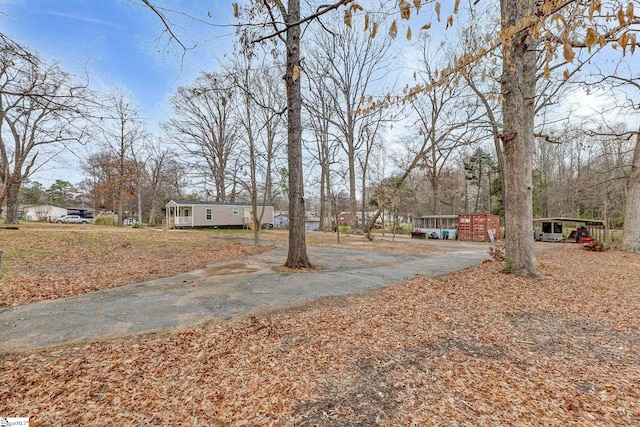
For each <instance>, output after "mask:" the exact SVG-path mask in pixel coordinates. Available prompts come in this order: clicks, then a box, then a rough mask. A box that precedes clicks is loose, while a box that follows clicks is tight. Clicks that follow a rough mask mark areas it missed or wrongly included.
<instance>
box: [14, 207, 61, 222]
mask: <svg viewBox="0 0 640 427" xmlns="http://www.w3.org/2000/svg"><path fill="white" fill-rule="evenodd" d="M20 211H21V216H22V217H23V218H24V220H25V221H55V220H56V219H57V218H60V217H61V216H63V215H67V213H68V212H67V209H66V208H61V207H58V206H53V205H35V206H21V207H20Z"/></svg>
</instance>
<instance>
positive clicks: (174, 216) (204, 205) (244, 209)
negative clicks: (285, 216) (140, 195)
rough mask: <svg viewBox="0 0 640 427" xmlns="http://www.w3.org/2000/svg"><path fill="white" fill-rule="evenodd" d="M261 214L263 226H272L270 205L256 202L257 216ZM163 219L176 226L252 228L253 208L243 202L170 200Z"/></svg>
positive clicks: (170, 225) (168, 224)
mask: <svg viewBox="0 0 640 427" xmlns="http://www.w3.org/2000/svg"><path fill="white" fill-rule="evenodd" d="M263 209H264V213H262V210H263ZM261 214H262V220H261V225H262V228H273V206H264V208H263V207H262V206H258V212H257V216H258V217H260V215H261ZM166 221H167V226H169V227H175V228H191V227H194V228H195V227H213V228H251V227H252V226H253V208H252V207H251V205H247V204H243V203H228V202H205V201H199V200H170V201H169V202H168V203H167V204H166Z"/></svg>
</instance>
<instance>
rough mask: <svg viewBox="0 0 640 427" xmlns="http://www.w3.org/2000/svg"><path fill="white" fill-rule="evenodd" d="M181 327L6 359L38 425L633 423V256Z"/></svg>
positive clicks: (553, 261)
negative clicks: (534, 274)
mask: <svg viewBox="0 0 640 427" xmlns="http://www.w3.org/2000/svg"><path fill="white" fill-rule="evenodd" d="M538 260H539V262H540V272H541V273H542V274H543V275H544V279H542V280H533V279H523V278H518V277H515V276H513V275H510V274H506V273H504V272H503V270H502V268H501V265H500V264H499V263H497V262H486V263H483V264H481V265H478V266H476V267H474V268H470V269H467V270H464V271H462V272H459V273H455V274H452V275H448V276H445V277H442V278H439V279H428V278H425V277H422V276H415V277H413V278H411V279H410V280H408V281H407V282H405V283H400V284H397V285H395V286H392V287H390V288H387V289H384V290H380V291H375V292H368V293H363V294H357V295H351V296H348V297H343V298H331V299H324V300H319V301H315V302H311V303H309V304H306V305H304V306H296V307H294V308H291V309H288V310H281V311H276V312H270V313H268V314H258V313H256V314H253V315H249V316H242V317H238V318H235V319H233V320H231V321H228V322H223V323H215V324H209V325H205V326H202V327H198V328H192V329H187V330H180V331H173V332H164V333H159V334H151V335H146V336H136V337H130V338H126V339H119V340H113V341H102V342H96V343H92V344H87V345H74V346H63V347H55V348H51V349H47V350H41V351H37V352H33V353H31V354H24V353H21V354H5V355H3V356H1V357H2V358H1V359H0V360H1V361H2V362H1V363H2V370H1V371H0V383H2V384H3V387H2V388H0V414H3V416H7V415H9V416H29V417H30V418H31V421H32V423H34V425H60V424H64V423H68V424H72V425H100V424H104V423H105V422H108V423H110V424H119V425H136V426H138V425H171V424H178V425H203V426H204V425H206V426H211V425H220V426H222V425H234V426H242V425H252V426H253V425H274V426H279V425H301V426H316V425H319V426H368V425H444V424H447V425H460V426H466V425H474V426H476V425H491V426H492V425H513V424H520V425H539V426H543V425H544V426H549V425H567V424H571V425H629V426H631V425H639V424H640V387H638V384H640V352H639V351H638V350H639V349H640V321H639V319H638V313H639V312H640V310H639V309H640V254H628V253H623V252H617V251H607V252H604V253H594V252H587V251H583V250H580V248H578V247H577V246H570V245H566V246H565V245H562V246H558V247H557V248H556V249H553V250H550V251H545V252H541V253H539V254H538Z"/></svg>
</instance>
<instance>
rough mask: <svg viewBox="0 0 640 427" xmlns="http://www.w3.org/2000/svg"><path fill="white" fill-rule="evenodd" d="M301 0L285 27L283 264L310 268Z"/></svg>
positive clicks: (292, 0) (292, 4)
mask: <svg viewBox="0 0 640 427" xmlns="http://www.w3.org/2000/svg"><path fill="white" fill-rule="evenodd" d="M299 20H300V0H289V2H288V11H287V14H286V17H285V23H286V24H287V25H289V28H288V29H287V69H286V73H285V77H284V79H285V83H286V86H287V125H288V135H287V156H288V162H289V251H288V254H287V261H286V263H285V266H286V267H289V268H310V267H311V262H309V257H308V255H307V243H306V241H305V229H304V212H305V207H304V179H303V171H302V118H301V116H302V94H301V92H300V78H301V74H302V69H301V67H300V26H299V25H292V24H294V23H296V22H298V21H299Z"/></svg>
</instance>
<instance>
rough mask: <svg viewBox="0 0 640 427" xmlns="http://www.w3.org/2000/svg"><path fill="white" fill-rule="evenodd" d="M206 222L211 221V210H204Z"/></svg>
mask: <svg viewBox="0 0 640 427" xmlns="http://www.w3.org/2000/svg"><path fill="white" fill-rule="evenodd" d="M206 216H207V221H211V216H212V215H211V209H207V210H206Z"/></svg>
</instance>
